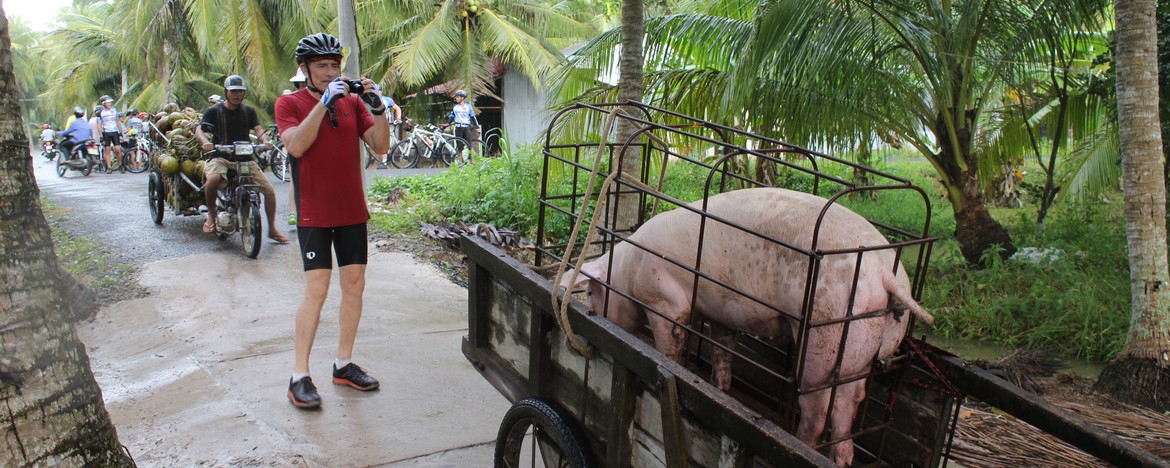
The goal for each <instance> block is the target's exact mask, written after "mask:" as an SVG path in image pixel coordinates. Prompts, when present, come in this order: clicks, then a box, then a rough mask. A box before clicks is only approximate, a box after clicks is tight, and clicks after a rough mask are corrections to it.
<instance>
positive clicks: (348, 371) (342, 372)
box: [333, 362, 378, 392]
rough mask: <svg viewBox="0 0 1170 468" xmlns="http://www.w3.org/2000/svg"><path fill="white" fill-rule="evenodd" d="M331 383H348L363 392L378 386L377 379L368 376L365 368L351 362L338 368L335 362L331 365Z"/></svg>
mask: <svg viewBox="0 0 1170 468" xmlns="http://www.w3.org/2000/svg"><path fill="white" fill-rule="evenodd" d="M333 383H335V384H337V385H349V386H350V387H353V388H356V389H358V390H361V391H363V392H365V391H370V390H373V389H375V388H378V379H375V378H373V377H370V374H367V373H366V370H365V369H362V368H361V367H358V365H357V364H354V363H352V362H351V363H349V364H346V365H345V367H342V368H341V369H338V368H337V365H336V364H335V365H334V366H333Z"/></svg>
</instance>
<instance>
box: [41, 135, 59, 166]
mask: <svg viewBox="0 0 1170 468" xmlns="http://www.w3.org/2000/svg"><path fill="white" fill-rule="evenodd" d="M41 156H44V157H45V159H48V160H49V161H52V160H53V158H55V157H57V142H55V141H53V140H49V141H43V142H41Z"/></svg>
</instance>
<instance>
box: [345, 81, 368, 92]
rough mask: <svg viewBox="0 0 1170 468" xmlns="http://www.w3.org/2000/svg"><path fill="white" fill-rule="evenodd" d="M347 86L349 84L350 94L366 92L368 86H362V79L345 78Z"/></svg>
mask: <svg viewBox="0 0 1170 468" xmlns="http://www.w3.org/2000/svg"><path fill="white" fill-rule="evenodd" d="M345 84H346V86H349V93H350V94H362V93H364V92H366V87H365V86H362V80H345Z"/></svg>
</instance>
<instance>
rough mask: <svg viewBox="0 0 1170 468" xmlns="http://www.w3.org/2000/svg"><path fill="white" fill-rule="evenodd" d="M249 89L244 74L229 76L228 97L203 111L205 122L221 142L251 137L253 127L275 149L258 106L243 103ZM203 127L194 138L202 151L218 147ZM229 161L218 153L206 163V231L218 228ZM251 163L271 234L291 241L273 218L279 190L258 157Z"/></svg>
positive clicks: (200, 127)
mask: <svg viewBox="0 0 1170 468" xmlns="http://www.w3.org/2000/svg"><path fill="white" fill-rule="evenodd" d="M247 90H248V87H247V86H245V85H244V77H242V76H240V75H232V76H229V77H227V79H226V80H224V82H223V91H224V94H225V95H226V96H227V99H225V100H224V101H223V102H221V103H219V104H216V105H214V106H211V107H208V108H207V110H206V111H204V112H203V124H211V125H212V126H213V128H215V131H214V132H212V133H213V134H214V135H215V139H216V140H218V141H219V143H220V144H221V145H230V144H232V143H233V142H237V141H251V139H250V137H249V136H248V131H249V130H251V131H253V132H256V134H257V135H260V142H261V143H263V144H264V146H266V147H268V149H272V148H274V146H272V143H269V142H268V137H267V135H265V134H264V128H263V127H261V126H260V118H259V117H257V116H256V109H253V108H252V106H249V105H247V104H244V94H245V92H246V91H247ZM202 127H203V125H202V124H201V125H198V126H196V127H195V138H198V139H199V142H200V143H202V144H203V151H211V150H213V149H215V145H214V144H213V143H212V142H211V141H209V140H208V139H207V134H205V133H203V129H202ZM228 165H229V163H228V161H227V159H224V158H223V157H219V156H217V157H214V158H212V159H211V160H209V161H207V163H206V165H205V166H204V167H203V177H204V178H206V179H207V183H206V184H204V188H203V200H204V202H205V203H206V204H207V221H205V222H204V223H203V232H207V233H213V232H215V217H216V207H215V196H216V191H218V190H219V189H220V188H221V185H222V184H223V182H224V181H225V180H224V179H225V178H226V177H227V173H228ZM248 165H249V166H251V170H252V176H253V178H254V179H255V181H256V185H259V186H260V191H261V192H263V193H264V212H265V214H266V215H267V216H268V238H269V239H272V240H273V241H275V242H278V243H281V244H284V243H286V242H288V238H287V237H284V234H281V233H280V231H278V230H276V225H275V224H273V218H275V217H276V190H274V189H273V188H272V183H270V182H268V178H267V177H264V171H261V170H260V165H259V164H256V161H255V160H249V161H248Z"/></svg>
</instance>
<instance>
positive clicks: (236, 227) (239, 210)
mask: <svg viewBox="0 0 1170 468" xmlns="http://www.w3.org/2000/svg"><path fill="white" fill-rule="evenodd" d="M264 148H265V146H264V145H253V144H252V143H251V142H247V141H239V142H235V143H233V144H230V145H215V150H214V151H211V152H208V153H207V155H206V156H207V157H208V158H212V157H216V156H217V155H218V156H221V157H223V158H224V159H227V160H228V161H229V163H230V164H231V165H234V166H235V167H234V168H229V169H228V174H227V186H226V187H224V188H221V189H219V190H218V191H217V194H216V197H215V208H216V210H217V211H218V213H217V214H216V217H215V235H216V236H218V237H219V238H220V239H225V238H227V236H229V235H232V234H235V233H237V232H239V233H240V240H241V241H242V242H243V246H244V255H247V256H248V257H249V258H256V257H257V256H259V255H260V244H261V238H262V237H263V235H264V233H263V231H262V230H261V227H262V226H261V224H260V212H261V208H260V199H261V193H260V186H259V185H257V184H256V182H255V176H254V175H252V166H251V165H250V164H248V163H249V162H251V161H252V159H253V158H254V157H255V155H256V153H258V152H260V151H262V150H264Z"/></svg>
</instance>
